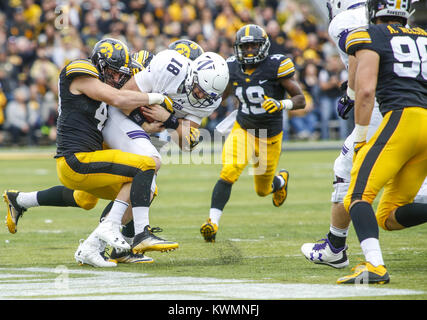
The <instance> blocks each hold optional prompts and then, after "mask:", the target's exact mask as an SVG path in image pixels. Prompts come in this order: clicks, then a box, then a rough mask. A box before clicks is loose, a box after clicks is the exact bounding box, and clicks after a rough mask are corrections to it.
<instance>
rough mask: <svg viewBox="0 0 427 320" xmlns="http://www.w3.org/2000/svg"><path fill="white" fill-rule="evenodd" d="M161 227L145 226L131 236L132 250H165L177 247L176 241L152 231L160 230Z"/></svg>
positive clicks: (138, 251) (135, 251)
mask: <svg viewBox="0 0 427 320" xmlns="http://www.w3.org/2000/svg"><path fill="white" fill-rule="evenodd" d="M162 231H163V230H162V229H161V228H151V227H150V226H145V228H144V231H143V232H141V233H138V234H137V235H135V237H134V238H133V244H132V252H133V253H134V254H139V253H144V252H146V251H161V252H167V251H171V250H175V249H177V248H178V247H179V245H178V242H175V241H168V240H164V239H162V238H159V237H157V236H155V235H154V234H153V233H154V232H162Z"/></svg>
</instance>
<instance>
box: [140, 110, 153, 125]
mask: <svg viewBox="0 0 427 320" xmlns="http://www.w3.org/2000/svg"><path fill="white" fill-rule="evenodd" d="M139 112H140V113H141V115H142V116H143V117H144V119H145V121H147V122H149V123H151V122H153V121H154V119H153V118H151V117H150V116H149V115H147V113H146V112H144V110H143V109H142V108H141V107H139Z"/></svg>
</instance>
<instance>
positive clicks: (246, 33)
mask: <svg viewBox="0 0 427 320" xmlns="http://www.w3.org/2000/svg"><path fill="white" fill-rule="evenodd" d="M250 31H251V26H246V29H245V37H247V36H249V32H250Z"/></svg>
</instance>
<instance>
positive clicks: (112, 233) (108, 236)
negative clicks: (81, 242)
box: [94, 220, 130, 251]
mask: <svg viewBox="0 0 427 320" xmlns="http://www.w3.org/2000/svg"><path fill="white" fill-rule="evenodd" d="M94 233H95V235H96V236H97V237H98V238H99V239H100V240H103V241H105V242H106V243H108V244H109V245H110V246H112V247H113V248H115V249H116V250H118V251H127V250H130V245H129V243H127V242H126V240H125V239H124V238H123V235H122V234H121V232H120V225H119V224H117V223H114V222H112V221H109V220H104V221H102V222H101V223H100V224H99V225H98V227H97V228H96V229H95V230H94Z"/></svg>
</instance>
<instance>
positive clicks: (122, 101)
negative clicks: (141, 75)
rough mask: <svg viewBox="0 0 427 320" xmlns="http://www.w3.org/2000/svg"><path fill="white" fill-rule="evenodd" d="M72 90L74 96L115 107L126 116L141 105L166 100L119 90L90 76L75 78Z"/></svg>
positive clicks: (156, 96)
mask: <svg viewBox="0 0 427 320" xmlns="http://www.w3.org/2000/svg"><path fill="white" fill-rule="evenodd" d="M70 90H71V92H72V93H73V94H84V95H86V96H88V97H89V98H91V99H93V100H97V101H103V102H105V103H107V104H108V105H111V106H115V107H117V108H119V109H120V110H122V111H123V113H125V114H126V115H129V113H131V112H132V110H134V109H135V108H137V107H139V106H141V105H150V104H160V103H162V102H163V101H164V98H165V97H164V96H163V95H162V94H159V93H144V92H138V91H133V90H126V89H122V90H119V89H116V88H114V87H112V86H109V85H107V84H105V83H103V82H102V81H100V80H98V79H96V78H93V77H90V76H82V77H77V78H75V79H74V80H73V82H72V83H71V86H70Z"/></svg>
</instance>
